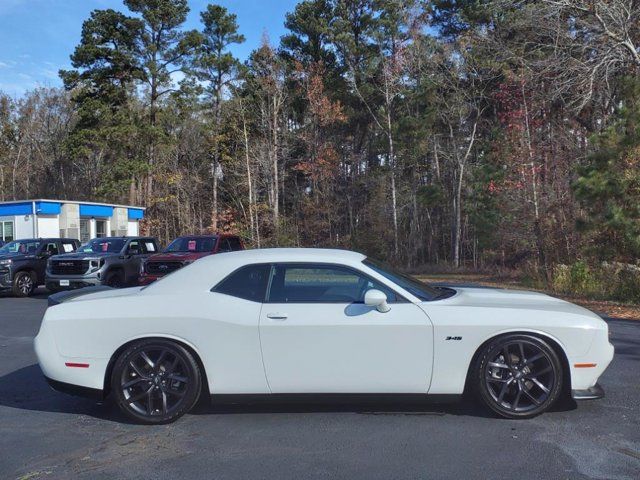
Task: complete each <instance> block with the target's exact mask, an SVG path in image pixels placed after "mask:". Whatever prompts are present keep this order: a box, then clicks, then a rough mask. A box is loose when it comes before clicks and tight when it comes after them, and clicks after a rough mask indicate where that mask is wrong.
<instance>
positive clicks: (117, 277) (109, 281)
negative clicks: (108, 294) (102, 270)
mask: <svg viewBox="0 0 640 480" xmlns="http://www.w3.org/2000/svg"><path fill="white" fill-rule="evenodd" d="M104 284H105V285H107V286H108V287H112V288H123V287H124V286H125V281H124V274H123V273H122V272H120V271H118V270H115V271H113V272H108V273H107V275H106V276H105V277H104Z"/></svg>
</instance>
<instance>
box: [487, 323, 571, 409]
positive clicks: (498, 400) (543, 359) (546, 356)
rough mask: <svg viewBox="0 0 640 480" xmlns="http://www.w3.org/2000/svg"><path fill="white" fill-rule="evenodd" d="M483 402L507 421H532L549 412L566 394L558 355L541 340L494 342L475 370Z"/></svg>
mask: <svg viewBox="0 0 640 480" xmlns="http://www.w3.org/2000/svg"><path fill="white" fill-rule="evenodd" d="M475 376H476V381H477V385H476V386H477V388H478V390H479V393H480V397H481V398H482V400H483V402H484V403H485V404H486V405H487V406H488V407H489V408H490V409H491V410H492V411H494V412H495V413H497V414H498V415H500V416H503V417H506V418H531V417H534V416H536V415H539V414H541V413H542V412H544V411H546V410H548V409H549V408H550V407H551V406H552V405H553V404H554V403H555V401H556V400H557V399H558V397H559V396H560V393H561V392H562V384H563V371H562V365H561V363H560V359H559V358H558V355H557V354H556V352H555V351H554V350H553V348H551V347H550V346H549V345H548V344H547V343H546V342H544V341H543V340H541V339H540V338H537V337H534V336H529V335H507V336H503V337H500V338H498V339H496V340H494V341H493V342H491V343H490V344H489V345H488V346H487V347H486V348H485V349H484V351H483V352H482V354H481V355H480V357H479V359H478V362H477V363H476V366H475Z"/></svg>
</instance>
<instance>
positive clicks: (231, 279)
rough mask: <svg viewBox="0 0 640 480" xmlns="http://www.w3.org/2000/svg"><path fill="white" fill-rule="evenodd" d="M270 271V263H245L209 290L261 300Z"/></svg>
mask: <svg viewBox="0 0 640 480" xmlns="http://www.w3.org/2000/svg"><path fill="white" fill-rule="evenodd" d="M270 272H271V266H270V265H247V266H246V267H242V268H240V269H238V270H236V271H235V272H233V273H231V274H229V275H228V276H227V277H226V278H225V279H224V280H222V281H221V282H220V283H218V285H216V286H215V287H213V288H212V289H211V291H213V292H217V293H224V294H225V295H231V296H232V297H238V298H243V299H245V300H251V301H252V302H263V301H264V297H265V294H266V291H267V284H268V283H269V273H270Z"/></svg>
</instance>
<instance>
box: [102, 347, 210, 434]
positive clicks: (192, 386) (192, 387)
mask: <svg viewBox="0 0 640 480" xmlns="http://www.w3.org/2000/svg"><path fill="white" fill-rule="evenodd" d="M201 378H202V377H201V374H200V371H199V367H198V364H197V362H196V360H195V359H194V358H193V355H191V353H189V351H187V350H186V349H185V348H184V347H182V346H181V345H178V344H177V343H175V342H172V341H168V340H142V341H140V342H136V343H135V344H134V345H132V346H131V347H129V348H128V349H127V350H125V351H124V352H123V353H122V354H121V355H120V356H119V357H118V359H117V361H116V363H115V366H114V369H113V374H112V378H111V389H112V391H113V392H115V396H116V401H117V403H118V406H119V407H120V408H121V410H122V411H123V412H124V413H125V414H126V415H127V416H129V417H131V418H133V419H134V420H136V421H138V422H141V423H149V424H162V423H170V422H173V421H175V420H177V419H178V418H179V417H181V416H182V415H184V414H185V413H187V412H188V411H189V410H191V408H192V407H193V406H194V405H195V403H196V402H197V400H198V397H199V395H200V390H201V385H202V384H201V382H202V379H201Z"/></svg>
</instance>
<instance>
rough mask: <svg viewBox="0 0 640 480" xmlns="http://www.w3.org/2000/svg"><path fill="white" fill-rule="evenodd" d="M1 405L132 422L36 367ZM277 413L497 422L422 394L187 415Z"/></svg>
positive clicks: (227, 404) (213, 407)
mask: <svg viewBox="0 0 640 480" xmlns="http://www.w3.org/2000/svg"><path fill="white" fill-rule="evenodd" d="M0 405H2V406H5V407H11V408H17V409H21V410H31V411H39V412H49V413H69V414H75V415H86V416H89V417H93V418H96V419H100V420H105V421H109V422H115V423H125V424H132V423H135V422H133V421H131V420H129V419H128V418H127V417H126V416H125V415H124V414H122V412H120V410H119V409H118V408H117V406H116V405H115V404H114V403H113V402H111V401H109V399H107V400H105V401H100V402H96V401H95V400H90V399H86V398H82V397H74V396H71V395H66V394H63V393H59V392H56V391H54V390H52V389H51V388H50V387H49V385H48V384H47V382H46V381H45V379H44V377H43V375H42V371H41V370H40V367H39V366H38V365H36V364H34V365H29V366H28V367H23V368H20V369H18V370H15V371H13V372H11V373H9V374H6V375H4V376H2V377H0ZM575 408H576V405H575V402H573V401H570V400H567V401H564V402H559V403H558V404H557V405H556V406H554V408H553V409H552V411H567V410H573V409H575ZM278 413H294V414H295V413H357V414H362V415H381V416H382V415H396V416H418V415H429V416H447V415H454V416H472V417H480V418H496V417H495V416H494V415H492V414H491V413H490V412H488V411H487V410H486V409H484V408H482V407H481V406H480V405H478V403H477V402H474V401H472V399H467V398H464V397H463V398H462V399H461V400H459V401H457V402H452V403H435V402H434V401H432V400H431V399H429V397H425V396H421V395H303V396H301V395H276V396H269V395H250V396H244V395H239V396H235V395H234V396H225V395H221V396H214V397H212V401H210V402H209V401H207V399H206V398H204V399H202V400H201V401H200V402H199V403H198V405H196V407H195V408H194V409H193V410H192V411H191V414H192V415H215V414H218V415H220V414H278Z"/></svg>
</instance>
